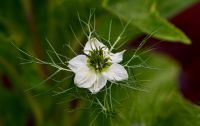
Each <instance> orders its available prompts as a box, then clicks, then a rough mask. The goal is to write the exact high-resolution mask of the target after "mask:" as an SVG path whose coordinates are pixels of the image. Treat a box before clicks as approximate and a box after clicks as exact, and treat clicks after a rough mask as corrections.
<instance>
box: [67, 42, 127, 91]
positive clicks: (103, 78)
mask: <svg viewBox="0 0 200 126" xmlns="http://www.w3.org/2000/svg"><path fill="white" fill-rule="evenodd" d="M83 52H84V55H78V56H76V57H74V58H72V59H71V60H70V61H69V62H68V63H69V64H68V67H69V68H70V69H71V70H72V71H73V72H74V73H75V78H74V83H75V85H77V86H78V87H80V88H87V89H89V90H90V91H91V92H92V93H97V92H99V91H100V90H101V89H102V88H103V87H104V86H105V85H106V83H107V81H108V80H109V81H122V80H126V79H128V73H127V71H126V69H125V68H124V67H123V66H122V65H120V64H119V63H120V62H121V61H122V60H123V53H124V52H125V50H124V51H121V52H119V53H115V54H114V53H112V52H110V51H109V49H108V48H107V47H106V46H105V45H104V44H103V43H101V42H99V41H98V40H97V39H96V38H91V39H90V40H88V42H87V43H86V45H85V47H84V50H83Z"/></svg>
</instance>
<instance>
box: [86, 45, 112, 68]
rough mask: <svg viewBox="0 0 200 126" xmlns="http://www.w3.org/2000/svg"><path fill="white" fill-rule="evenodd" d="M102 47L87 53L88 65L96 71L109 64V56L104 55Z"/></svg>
mask: <svg viewBox="0 0 200 126" xmlns="http://www.w3.org/2000/svg"><path fill="white" fill-rule="evenodd" d="M104 53H105V52H104V51H103V48H100V49H95V50H92V51H90V53H89V55H88V63H89V66H91V67H92V68H94V69H95V71H96V72H101V71H102V70H104V69H106V68H108V67H109V66H110V65H111V62H110V58H109V57H105V54H104Z"/></svg>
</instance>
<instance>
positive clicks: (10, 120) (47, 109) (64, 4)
mask: <svg viewBox="0 0 200 126" xmlns="http://www.w3.org/2000/svg"><path fill="white" fill-rule="evenodd" d="M196 1H197V0H164V1H161V0H127V1H123V0H104V1H100V0H96V1H95V0H1V3H0V77H1V81H0V85H1V86H0V125H2V126H15V125H16V126H23V125H38V126H41V125H42V126H54V125H59V126H60V125H61V126H62V125H63V126H67V125H69V126H72V125H81V126H84V125H85V126H88V125H90V124H91V125H99V126H102V125H110V124H112V125H116V126H117V125H120V126H121V125H123V126H125V125H133V126H144V125H145V126H155V125H159V126H165V125H172V126H173V125H174V126H175V125H183V126H190V125H191V126H198V125H199V123H200V121H199V120H200V119H199V117H200V115H199V111H200V110H199V108H198V107H196V106H194V105H191V104H190V103H187V102H186V101H185V100H184V99H183V98H182V97H181V96H180V94H179V92H178V89H177V88H176V83H177V82H176V77H177V74H178V71H179V66H178V65H177V64H175V63H174V62H173V61H172V60H170V59H169V58H167V57H165V56H160V55H158V54H153V56H152V58H151V59H150V60H149V62H150V64H154V65H155V66H156V67H158V68H164V70H158V71H157V70H150V71H149V70H146V69H138V70H136V71H134V73H136V74H137V73H141V75H140V76H139V77H138V79H139V80H145V79H148V80H149V82H148V83H143V84H144V85H143V84H142V85H143V86H144V87H145V88H148V92H142V91H136V90H131V91H129V90H128V91H127V89H126V88H122V87H120V86H119V87H118V86H113V88H114V92H113V97H114V98H115V99H117V100H118V101H119V102H120V104H116V105H115V104H113V105H115V107H116V110H115V111H116V113H118V114H116V116H112V117H111V122H110V118H106V117H105V115H104V114H102V113H100V115H99V116H98V118H97V119H96V118H95V117H97V116H96V114H92V110H93V109H92V110H88V109H83V110H82V109H80V108H81V107H83V106H85V107H87V106H89V105H88V104H89V103H87V102H84V100H77V99H74V100H72V101H71V100H70V99H72V95H69V94H62V95H58V96H52V93H53V91H55V90H58V89H59V88H63V89H68V88H70V87H72V86H73V83H72V82H73V79H72V78H71V79H67V80H64V81H61V82H56V81H55V80H49V81H47V82H46V83H44V84H40V85H38V86H36V87H35V88H34V89H33V90H30V91H28V92H24V91H25V90H26V89H29V88H31V87H33V86H35V85H37V84H39V83H40V82H42V81H43V80H45V78H47V77H48V76H50V75H51V73H53V72H54V71H55V70H54V69H52V68H51V67H48V66H44V65H40V64H28V65H20V64H19V63H20V62H22V60H21V59H19V58H18V57H22V58H28V57H27V56H25V55H24V54H22V53H21V52H19V51H18V50H17V49H16V48H14V47H13V46H12V45H11V43H10V42H15V43H16V45H17V46H18V47H19V48H21V49H23V50H26V51H27V52H29V53H30V54H32V55H33V56H36V57H38V58H40V59H43V60H47V61H50V59H49V58H48V55H46V51H47V50H49V49H50V47H49V46H48V44H47V42H46V40H45V38H48V39H49V40H50V42H51V43H52V45H53V47H54V48H55V49H56V50H57V51H58V53H60V54H62V55H66V56H68V57H72V56H73V53H72V52H71V51H70V50H69V48H66V46H64V45H65V44H66V43H68V44H70V45H71V46H72V47H73V48H74V49H75V50H76V51H77V52H80V49H81V47H80V46H79V44H78V42H77V40H76V39H75V37H74V35H73V32H74V33H76V35H77V37H78V39H79V40H80V41H81V42H82V43H83V44H84V43H85V42H86V37H85V35H84V34H83V31H82V28H81V25H80V23H79V20H78V17H77V13H79V15H80V18H81V19H83V20H85V21H87V20H88V17H89V12H90V10H91V9H92V8H95V9H96V11H95V16H96V18H95V19H96V30H97V33H98V34H99V35H100V36H101V37H102V38H101V39H103V38H106V39H107V38H108V31H109V30H108V29H109V24H110V21H111V20H112V31H111V41H114V40H115V39H116V38H117V36H118V35H119V34H120V32H121V31H122V29H123V28H124V25H125V24H126V23H127V22H128V21H131V22H130V24H129V26H128V28H127V30H126V32H125V34H124V36H123V38H122V40H121V41H120V42H121V43H123V42H124V44H126V42H128V41H130V40H133V39H135V38H137V37H138V36H139V35H141V34H142V33H147V34H152V33H153V32H154V31H156V33H155V34H152V36H153V37H156V38H159V39H161V40H170V41H172V42H182V43H190V40H189V38H188V37H187V36H186V35H185V34H184V33H183V32H182V31H181V30H179V29H178V28H177V27H175V26H174V25H173V24H171V23H170V22H168V21H167V19H166V18H170V17H173V16H175V15H176V14H177V13H179V12H181V11H182V10H184V9H185V8H187V7H189V6H190V5H192V4H194V3H195V2H196ZM131 19H132V20H131ZM70 26H71V27H72V28H73V32H72V31H71V29H70ZM157 28H158V29H157ZM121 43H120V44H121ZM130 52H133V51H132V50H130ZM127 54H128V53H127ZM150 54H151V53H149V54H146V56H147V57H148V56H149V55H150ZM52 57H54V58H55V59H56V56H54V55H53V54H52ZM125 59H128V57H127V58H125ZM57 60H58V59H57ZM68 76H71V75H70V74H68V73H66V72H60V73H59V74H58V75H56V76H55V77H53V78H54V79H56V80H62V79H63V78H65V77H68ZM125 97H127V98H126V99H124V98H125ZM58 103H60V104H58ZM74 109H76V110H74ZM68 110H71V112H69V111H68ZM72 110H74V111H72ZM113 113H115V112H113ZM89 115H90V116H89ZM114 115H115V114H114ZM93 120H94V121H93Z"/></svg>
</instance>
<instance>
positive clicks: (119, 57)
mask: <svg viewBox="0 0 200 126" xmlns="http://www.w3.org/2000/svg"><path fill="white" fill-rule="evenodd" d="M125 51H126V50H123V51H121V52H118V53H115V54H114V53H110V58H111V62H112V63H120V62H121V61H122V60H123V54H124V52H125Z"/></svg>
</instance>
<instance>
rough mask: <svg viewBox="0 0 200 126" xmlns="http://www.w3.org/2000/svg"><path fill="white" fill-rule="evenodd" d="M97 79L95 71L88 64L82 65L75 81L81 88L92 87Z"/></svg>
mask: <svg viewBox="0 0 200 126" xmlns="http://www.w3.org/2000/svg"><path fill="white" fill-rule="evenodd" d="M96 79H97V76H96V73H95V71H93V70H91V69H90V68H88V67H87V66H83V67H81V68H80V69H79V70H78V72H77V73H76V75H75V78H74V83H75V84H76V85H77V86H78V87H81V88H89V87H91V86H92V85H93V84H94V83H95V81H96Z"/></svg>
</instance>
